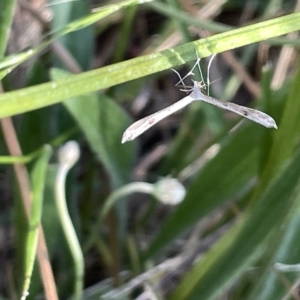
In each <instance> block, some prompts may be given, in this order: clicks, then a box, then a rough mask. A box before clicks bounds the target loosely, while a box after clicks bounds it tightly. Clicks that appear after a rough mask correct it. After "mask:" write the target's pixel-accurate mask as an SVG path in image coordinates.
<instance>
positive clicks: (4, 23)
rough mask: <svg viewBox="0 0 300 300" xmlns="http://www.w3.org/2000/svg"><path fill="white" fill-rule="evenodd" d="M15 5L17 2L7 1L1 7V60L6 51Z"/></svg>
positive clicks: (14, 0) (13, 0)
mask: <svg viewBox="0 0 300 300" xmlns="http://www.w3.org/2000/svg"><path fill="white" fill-rule="evenodd" d="M15 3H16V0H6V1H2V3H1V6H0V10H1V13H0V58H2V57H3V55H4V53H5V50H6V46H7V41H8V35H9V31H10V26H11V23H12V20H13V12H14V7H15Z"/></svg>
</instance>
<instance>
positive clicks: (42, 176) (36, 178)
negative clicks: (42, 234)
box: [22, 146, 52, 299]
mask: <svg viewBox="0 0 300 300" xmlns="http://www.w3.org/2000/svg"><path fill="white" fill-rule="evenodd" d="M51 153H52V150H51V148H50V146H45V147H44V151H43V153H42V154H41V157H40V158H39V159H38V160H37V162H36V163H35V166H34V168H33V170H32V175H31V180H32V189H33V197H32V208H31V214H30V220H29V231H28V236H27V241H26V258H25V276H24V285H23V290H22V299H25V298H26V296H27V294H28V289H29V285H30V280H31V275H32V270H33V266H34V262H35V257H36V252H37V242H38V234H39V225H40V223H41V217H42V207H43V198H44V196H43V193H44V188H45V180H46V172H47V167H48V162H49V159H50V156H51Z"/></svg>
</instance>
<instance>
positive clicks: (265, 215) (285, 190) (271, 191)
mask: <svg viewBox="0 0 300 300" xmlns="http://www.w3.org/2000/svg"><path fill="white" fill-rule="evenodd" d="M299 159H300V151H298V152H297V154H296V155H295V156H294V157H293V159H291V160H290V162H289V164H288V165H286V166H285V168H284V169H283V170H282V172H280V173H279V176H277V177H276V178H275V180H273V181H272V183H271V184H270V185H269V186H268V188H267V189H266V190H265V192H264V193H263V194H262V195H261V196H260V197H259V199H258V200H257V202H256V203H255V205H253V206H252V207H251V208H250V209H248V211H247V213H246V214H245V216H244V220H243V221H244V222H243V224H242V228H241V230H240V231H239V233H238V236H237V237H236V238H235V239H234V241H233V243H232V244H231V245H230V247H229V249H228V250H227V251H226V252H224V253H223V255H222V257H221V258H220V259H218V260H216V262H215V264H214V265H212V266H211V267H210V268H209V269H204V268H203V266H202V263H203V262H202V261H200V262H199V263H198V264H197V265H196V266H195V267H194V268H193V270H192V271H191V272H190V273H189V274H188V275H187V276H186V278H185V280H184V281H183V282H182V284H181V285H180V286H179V287H178V289H177V290H176V291H175V292H174V296H173V297H172V298H171V299H173V300H175V299H199V298H198V297H199V295H201V297H203V299H214V297H216V296H217V295H218V294H220V293H221V292H224V288H226V287H228V285H229V284H232V283H233V282H234V280H235V279H236V278H237V276H238V275H240V274H241V273H242V272H243V271H245V270H246V268H247V267H249V266H250V263H251V262H253V259H257V254H258V253H260V252H261V249H262V247H264V246H265V245H264V242H265V240H266V238H267V237H268V236H269V235H270V234H272V233H273V234H275V235H276V234H277V232H276V230H277V229H278V228H279V226H281V223H282V221H283V220H284V218H285V216H286V214H287V213H288V212H289V211H290V210H291V209H293V207H294V204H295V201H296V199H298V197H295V196H296V195H297V194H298V193H299V188H300V186H299V176H300V169H299V168H295V167H294V166H295V164H297V162H299ZM258 224H259V226H258ZM208 255H209V254H208ZM197 281H198V282H197ZM191 283H192V284H191Z"/></svg>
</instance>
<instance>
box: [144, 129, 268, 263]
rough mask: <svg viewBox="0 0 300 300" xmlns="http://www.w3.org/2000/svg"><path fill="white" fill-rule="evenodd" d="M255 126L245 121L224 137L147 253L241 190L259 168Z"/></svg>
mask: <svg viewBox="0 0 300 300" xmlns="http://www.w3.org/2000/svg"><path fill="white" fill-rule="evenodd" d="M258 128H259V127H258V126H257V125H255V124H247V126H245V127H244V128H241V129H240V130H238V131H237V132H235V134H233V135H232V136H231V137H229V138H227V140H226V144H225V145H223V146H222V147H221V149H220V152H219V153H218V154H217V156H215V158H214V159H212V160H211V161H210V162H208V163H207V164H206V166H205V168H204V169H203V170H202V171H201V173H200V174H199V175H198V177H197V178H196V180H195V181H194V182H193V183H192V184H191V186H190V188H189V190H188V192H187V195H186V198H185V200H184V201H183V202H182V203H181V204H180V205H179V206H178V207H177V209H176V210H175V211H174V213H173V214H172V215H171V216H170V218H169V219H167V221H166V222H165V224H164V225H163V226H162V228H160V230H159V233H158V234H157V236H156V238H155V239H154V241H153V242H152V244H151V245H150V247H149V249H148V251H147V254H146V256H147V257H149V256H152V255H154V254H156V253H157V252H159V251H161V249H162V248H163V247H165V246H166V245H167V244H168V243H169V242H171V241H172V240H173V239H174V238H175V237H177V236H178V235H179V234H181V233H182V232H183V231H185V230H187V229H188V228H189V227H190V226H192V225H193V224H194V223H196V222H197V221H198V220H199V219H200V218H201V217H203V216H205V215H207V214H208V213H210V212H211V211H212V210H213V209H215V208H217V207H218V206H219V205H222V203H225V201H227V200H228V199H229V198H232V197H234V196H236V195H237V194H238V193H241V192H243V189H245V187H247V186H248V183H249V181H250V180H251V179H252V178H253V177H254V176H255V174H256V172H257V169H258V163H257V162H258V148H259V143H260V138H259V134H258ZM262 130H265V129H262ZM241 149H242V151H241ZM226 166H228V167H226ZM216 186H217V187H218V188H217V189H216Z"/></svg>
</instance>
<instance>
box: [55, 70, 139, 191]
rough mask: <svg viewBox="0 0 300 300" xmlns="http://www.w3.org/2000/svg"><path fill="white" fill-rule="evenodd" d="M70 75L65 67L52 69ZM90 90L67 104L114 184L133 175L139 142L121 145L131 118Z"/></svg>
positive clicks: (56, 72)
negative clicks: (137, 143) (131, 173)
mask: <svg viewBox="0 0 300 300" xmlns="http://www.w3.org/2000/svg"><path fill="white" fill-rule="evenodd" d="M66 76H68V73H67V72H64V71H62V70H58V69H55V70H52V77H53V78H54V79H58V78H63V77H66ZM100 97H101V99H98V96H97V95H96V94H88V95H85V96H81V97H77V98H76V99H69V100H68V101H65V102H64V103H63V104H64V105H65V107H66V108H67V110H68V111H69V112H70V114H71V115H72V116H73V118H74V119H75V120H76V122H77V124H78V125H79V126H80V128H81V130H82V131H83V132H84V134H85V136H86V138H87V140H88V142H89V144H90V146H91V149H93V151H94V152H95V153H96V154H97V156H98V158H99V160H100V161H101V162H102V163H103V164H104V166H105V167H106V169H107V171H108V172H109V174H110V176H111V178H112V181H113V185H114V186H115V187H116V186H120V185H121V184H124V183H125V182H127V181H128V179H129V175H130V174H129V172H130V170H131V167H132V165H133V161H134V158H135V155H136V143H127V144H125V145H121V144H120V141H121V137H122V134H123V132H124V129H125V128H126V127H127V126H128V125H129V123H130V120H129V117H128V116H127V114H126V113H125V112H124V111H123V110H122V109H121V108H120V107H119V106H118V105H117V104H116V103H114V102H113V101H112V100H111V99H109V98H108V97H107V96H105V95H104V94H103V95H101V96H100Z"/></svg>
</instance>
